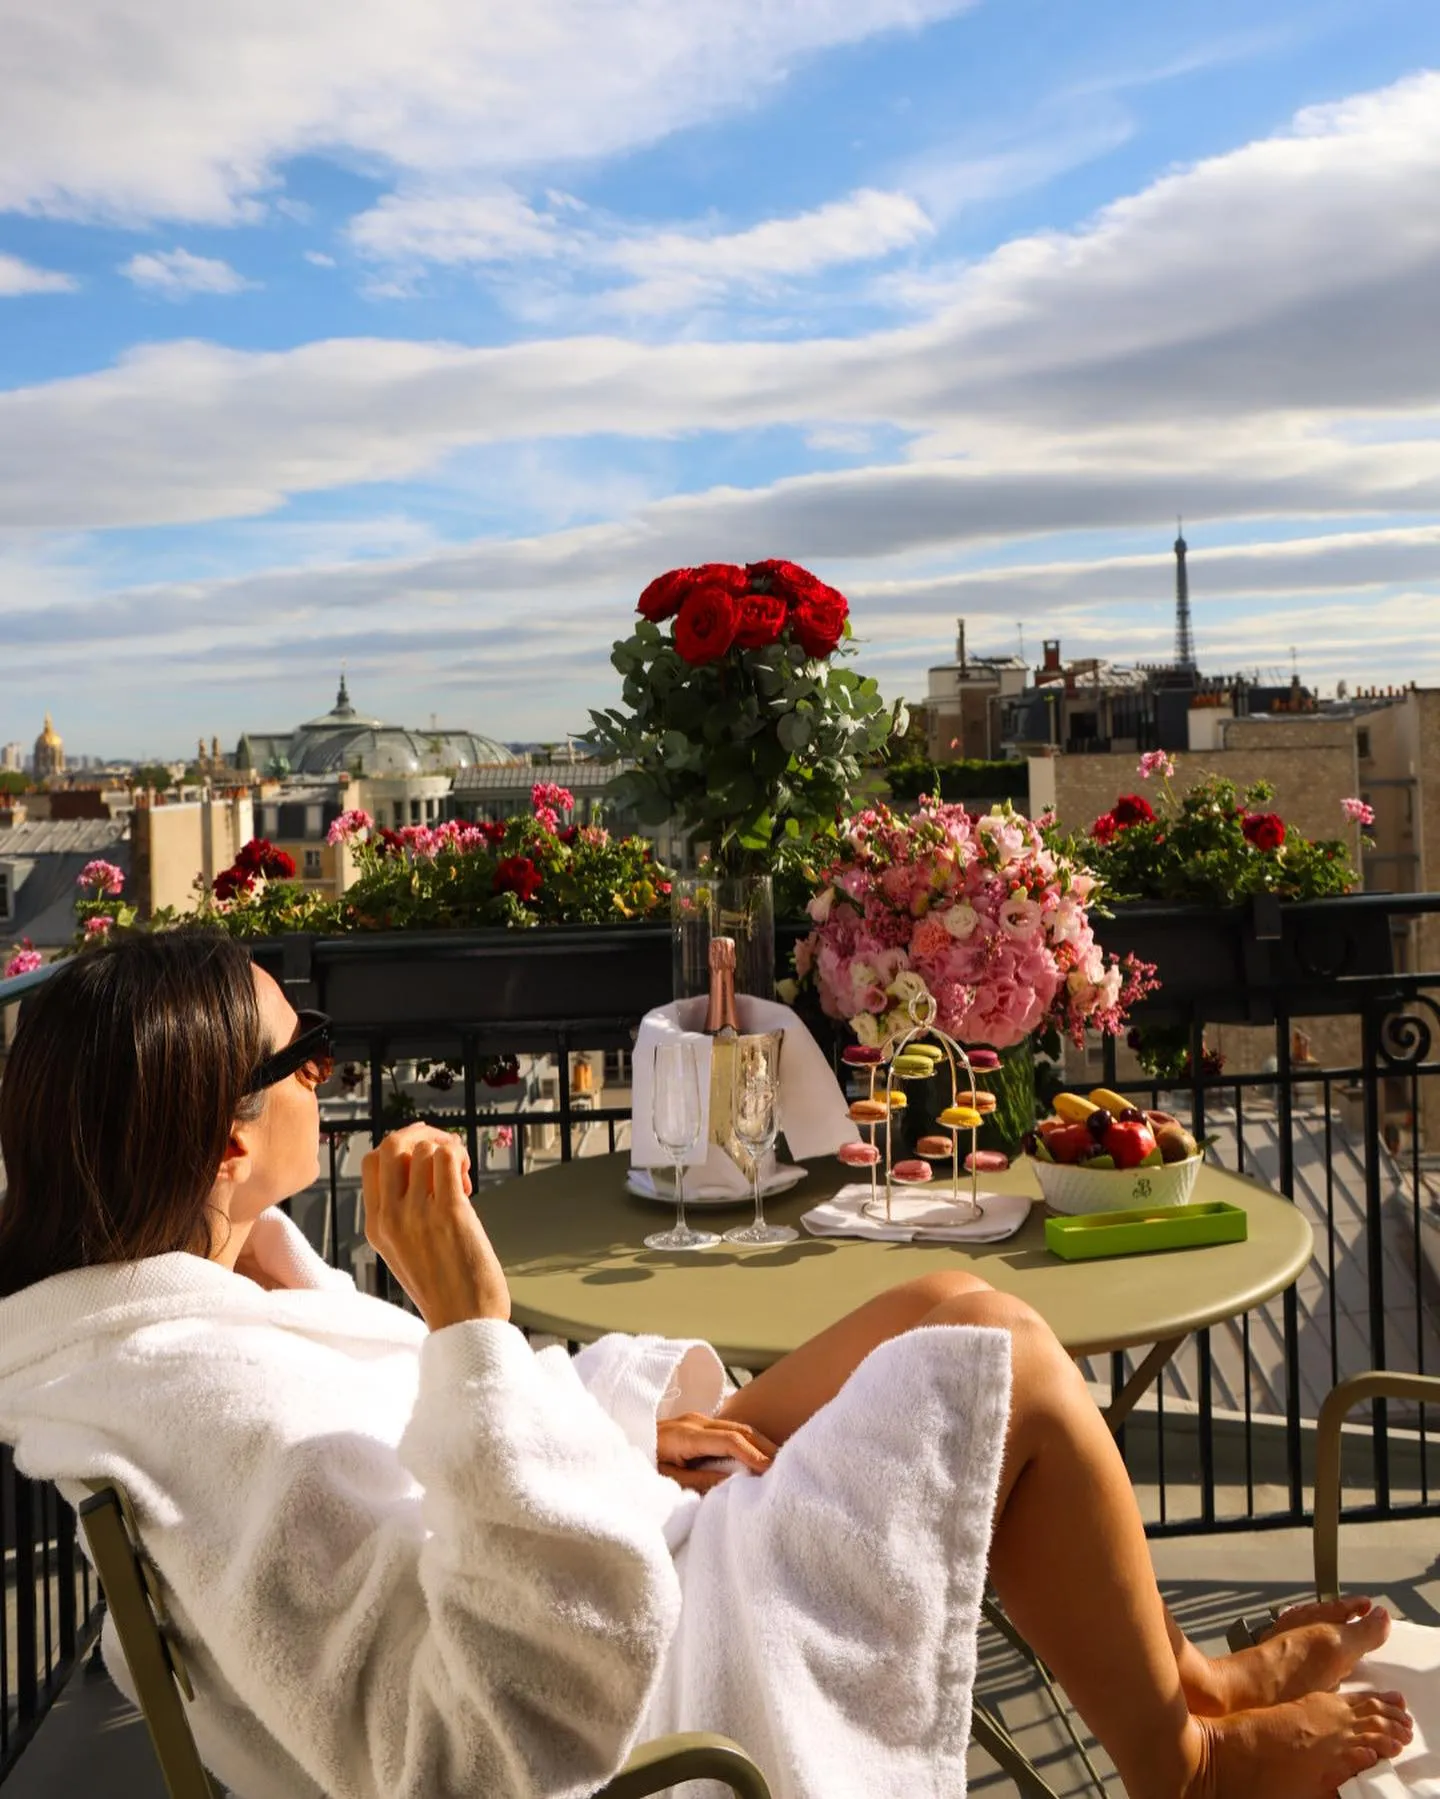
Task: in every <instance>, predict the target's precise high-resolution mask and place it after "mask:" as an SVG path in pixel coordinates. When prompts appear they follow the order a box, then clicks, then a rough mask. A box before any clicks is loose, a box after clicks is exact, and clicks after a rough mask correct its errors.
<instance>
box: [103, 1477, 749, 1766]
mask: <svg viewBox="0 0 1440 1799" xmlns="http://www.w3.org/2000/svg"><path fill="white" fill-rule="evenodd" d="M80 1523H81V1527H82V1528H83V1530H84V1532H85V1540H86V1542H87V1543H88V1544H89V1546H90V1554H91V1558H92V1559H93V1561H94V1563H95V1570H96V1572H97V1573H98V1574H99V1576H100V1584H101V1585H102V1586H103V1587H104V1589H105V1602H106V1605H107V1606H108V1607H109V1610H110V1616H111V1617H112V1618H113V1619H114V1622H115V1631H116V1634H117V1636H118V1637H119V1638H120V1646H121V1648H122V1649H123V1650H124V1651H125V1660H126V1663H127V1664H128V1666H129V1669H130V1678H131V1680H132V1681H133V1682H134V1686H135V1692H136V1695H137V1696H138V1698H139V1701H140V1710H141V1712H142V1713H143V1715H144V1718H145V1723H146V1726H147V1728H148V1729H149V1732H150V1740H151V1742H152V1743H153V1744H154V1746H155V1756H156V1759H157V1760H158V1761H159V1763H160V1771H161V1773H162V1774H163V1776H164V1779H165V1785H166V1788H167V1790H168V1792H169V1795H170V1799H224V1789H223V1788H222V1787H220V1786H218V1785H217V1784H216V1782H215V1781H213V1780H212V1779H211V1778H210V1776H209V1774H208V1773H207V1772H206V1771H205V1766H204V1764H203V1763H202V1762H201V1760H200V1752H199V1750H198V1749H197V1748H196V1747H195V1737H194V1733H193V1732H192V1731H191V1729H190V1720H189V1719H188V1717H187V1716H186V1714H185V1706H186V1703H187V1702H188V1701H189V1700H192V1699H193V1698H194V1696H195V1693H194V1688H193V1687H192V1685H191V1683H190V1675H189V1671H188V1669H187V1668H186V1666H185V1659H184V1656H183V1655H182V1653H181V1650H180V1645H179V1643H178V1642H177V1640H176V1634H175V1630H174V1626H173V1625H172V1624H171V1621H170V1617H169V1614H168V1612H167V1610H166V1607H165V1600H164V1597H163V1595H162V1593H161V1590H160V1582H159V1578H158V1576H157V1575H156V1572H155V1569H154V1567H153V1565H152V1564H151V1562H150V1559H149V1557H148V1556H147V1555H146V1554H145V1551H144V1549H143V1548H142V1546H141V1542H140V1533H139V1531H138V1530H137V1528H136V1525H135V1514H134V1512H133V1511H132V1509H131V1506H130V1501H129V1499H128V1497H127V1496H126V1494H125V1493H124V1491H123V1490H122V1489H121V1488H120V1487H118V1486H116V1485H114V1484H113V1483H108V1482H107V1483H106V1484H104V1485H100V1486H93V1487H92V1488H91V1497H90V1498H89V1499H87V1500H85V1501H83V1502H82V1504H81V1506H80ZM690 1780H714V1781H719V1782H720V1783H721V1785H723V1786H727V1787H729V1789H730V1791H731V1792H732V1793H734V1794H736V1795H737V1799H770V1789H769V1787H768V1786H767V1785H766V1784H765V1778H764V1776H763V1775H762V1774H761V1772H760V1770H759V1769H758V1768H757V1767H756V1766H755V1764H754V1762H752V1761H751V1760H750V1758H749V1756H748V1755H746V1753H745V1751H744V1750H743V1749H741V1748H740V1746H739V1745H738V1744H737V1743H732V1742H730V1741H729V1740H728V1739H726V1738H725V1737H718V1736H709V1735H701V1734H687V1735H676V1736H668V1737H659V1738H657V1739H656V1740H655V1741H654V1742H653V1743H646V1744H643V1745H642V1746H641V1747H640V1748H639V1749H637V1750H636V1751H635V1753H634V1754H633V1755H632V1756H631V1757H630V1759H629V1761H628V1762H626V1764H625V1766H624V1767H623V1768H622V1769H621V1770H620V1772H619V1773H618V1774H617V1775H616V1776H615V1778H614V1779H613V1780H611V1781H609V1782H608V1783H607V1784H606V1785H605V1786H603V1787H602V1788H601V1789H600V1791H599V1793H597V1794H596V1796H595V1799H643V1796H644V1795H646V1794H650V1793H661V1792H664V1791H665V1790H666V1789H667V1788H669V1787H673V1786H680V1785H683V1784H684V1783H685V1782H686V1781H690ZM477 1799H480V1796H479V1795H477Z"/></svg>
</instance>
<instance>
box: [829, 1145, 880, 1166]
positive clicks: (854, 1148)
mask: <svg viewBox="0 0 1440 1799" xmlns="http://www.w3.org/2000/svg"><path fill="white" fill-rule="evenodd" d="M835 1154H836V1155H837V1156H838V1157H839V1159H840V1160H841V1161H842V1162H843V1163H844V1164H845V1166H846V1167H847V1168H873V1167H874V1166H875V1164H876V1163H877V1162H878V1161H879V1160H880V1151H879V1150H878V1149H876V1147H875V1145H874V1144H873V1143H842V1144H841V1145H840V1147H839V1149H837V1150H836V1151H835Z"/></svg>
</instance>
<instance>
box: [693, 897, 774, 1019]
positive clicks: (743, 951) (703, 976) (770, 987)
mask: <svg viewBox="0 0 1440 1799" xmlns="http://www.w3.org/2000/svg"><path fill="white" fill-rule="evenodd" d="M712 937H733V938H734V940H735V991H736V992H737V993H749V994H752V995H754V996H755V997H756V998H757V999H774V997H775V894H774V889H773V887H772V885H771V880H770V876H769V875H768V874H746V875H708V874H707V875H677V876H676V878H675V880H674V883H673V884H672V886H671V889H670V948H671V973H672V978H673V984H674V992H675V998H676V999H692V998H694V997H695V995H697V994H701V993H708V992H709V991H710V939H711V938H712Z"/></svg>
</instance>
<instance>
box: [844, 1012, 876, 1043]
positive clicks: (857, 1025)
mask: <svg viewBox="0 0 1440 1799" xmlns="http://www.w3.org/2000/svg"><path fill="white" fill-rule="evenodd" d="M850 1029H851V1030H852V1031H854V1033H855V1041H856V1042H857V1043H863V1044H864V1045H865V1047H866V1049H879V1047H880V1020H879V1019H878V1018H877V1017H876V1016H875V1014H874V1013H873V1012H857V1013H856V1014H855V1016H854V1017H853V1018H852V1019H851V1020H850Z"/></svg>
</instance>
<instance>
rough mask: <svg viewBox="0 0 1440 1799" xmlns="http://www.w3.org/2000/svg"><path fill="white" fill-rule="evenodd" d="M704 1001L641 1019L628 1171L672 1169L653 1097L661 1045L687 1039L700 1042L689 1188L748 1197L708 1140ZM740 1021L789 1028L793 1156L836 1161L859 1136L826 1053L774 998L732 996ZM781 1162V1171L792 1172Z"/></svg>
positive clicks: (787, 1123)
mask: <svg viewBox="0 0 1440 1799" xmlns="http://www.w3.org/2000/svg"><path fill="white" fill-rule="evenodd" d="M706 1005H707V1002H706V1000H705V998H704V996H703V995H701V996H700V997H699V998H697V999H680V1000H672V1001H671V1003H670V1004H669V1005H668V1006H657V1007H656V1008H655V1010H654V1011H653V1012H647V1013H646V1014H645V1016H644V1018H642V1019H641V1021H640V1030H639V1033H638V1035H637V1036H636V1039H635V1054H634V1057H633V1068H634V1073H633V1076H632V1080H631V1089H630V1111H631V1119H630V1166H631V1167H632V1169H642V1168H668V1167H670V1166H671V1157H670V1155H669V1153H668V1151H666V1150H664V1149H662V1148H661V1147H660V1145H659V1143H658V1142H657V1141H656V1138H655V1127H654V1122H653V1117H652V1111H651V1093H652V1089H653V1084H654V1076H655V1050H656V1047H657V1045H659V1044H661V1043H666V1042H673V1041H674V1040H675V1039H676V1038H679V1037H688V1038H689V1039H691V1041H693V1043H694V1044H695V1049H696V1058H695V1059H696V1069H697V1072H698V1074H699V1077H700V1110H701V1119H702V1122H701V1128H700V1141H699V1143H698V1144H697V1145H696V1147H695V1149H694V1150H693V1151H692V1152H691V1154H690V1155H689V1156H688V1157H687V1158H686V1159H685V1167H686V1168H687V1169H691V1168H693V1169H696V1170H699V1172H698V1173H697V1174H695V1175H694V1176H693V1177H692V1176H690V1175H688V1174H687V1176H686V1179H685V1186H686V1190H687V1191H693V1192H694V1194H695V1197H696V1198H697V1199H705V1198H713V1199H718V1198H720V1197H722V1196H723V1195H726V1194H732V1193H733V1194H734V1195H735V1197H736V1198H737V1199H743V1198H744V1197H745V1196H746V1195H747V1194H748V1193H749V1191H750V1183H749V1181H748V1180H747V1179H746V1177H745V1176H744V1175H743V1174H742V1173H741V1172H740V1170H739V1169H738V1168H737V1167H736V1165H735V1163H734V1162H732V1161H731V1160H730V1158H729V1156H727V1155H726V1154H725V1151H724V1150H723V1149H721V1147H720V1145H719V1144H718V1143H712V1142H711V1141H710V1045H711V1040H710V1038H709V1037H707V1036H706V1035H705V1033H704V1031H703V1030H701V1028H700V1027H701V1025H703V1024H704V1022H705V1011H706ZM735 1019H736V1022H737V1024H738V1025H739V1026H740V1029H741V1031H742V1032H745V1031H784V1033H785V1043H784V1047H783V1048H782V1049H781V1052H780V1130H781V1133H782V1134H783V1136H784V1138H785V1142H786V1144H787V1145H788V1146H789V1150H790V1154H791V1155H792V1156H795V1157H797V1158H798V1159H799V1160H801V1161H804V1160H805V1159H806V1158H807V1157H810V1156H833V1155H834V1153H835V1151H836V1150H837V1149H839V1147H840V1145H841V1144H842V1143H851V1142H853V1141H854V1139H855V1126H854V1125H853V1124H852V1123H851V1121H850V1115H849V1113H848V1111H847V1110H846V1101H845V1095H844V1094H843V1093H842V1092H841V1091H840V1083H839V1081H837V1080H836V1079H835V1073H834V1070H833V1069H832V1068H831V1066H830V1064H829V1062H828V1061H827V1060H826V1057H825V1052H824V1051H823V1050H822V1049H821V1048H820V1045H819V1044H818V1043H817V1042H816V1041H815V1039H814V1038H813V1037H812V1036H811V1035H810V1033H809V1031H808V1030H806V1028H805V1026H804V1025H803V1024H802V1023H801V1022H800V1020H799V1019H798V1018H797V1017H796V1016H795V1014H794V1012H792V1011H791V1009H790V1008H789V1006H782V1005H780V1004H779V1002H778V1001H776V1000H769V999H756V998H755V997H754V995H753V994H749V993H740V994H737V995H736V996H735ZM788 1166H789V1164H787V1163H777V1164H776V1168H777V1170H779V1169H783V1168H785V1167H788Z"/></svg>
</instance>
